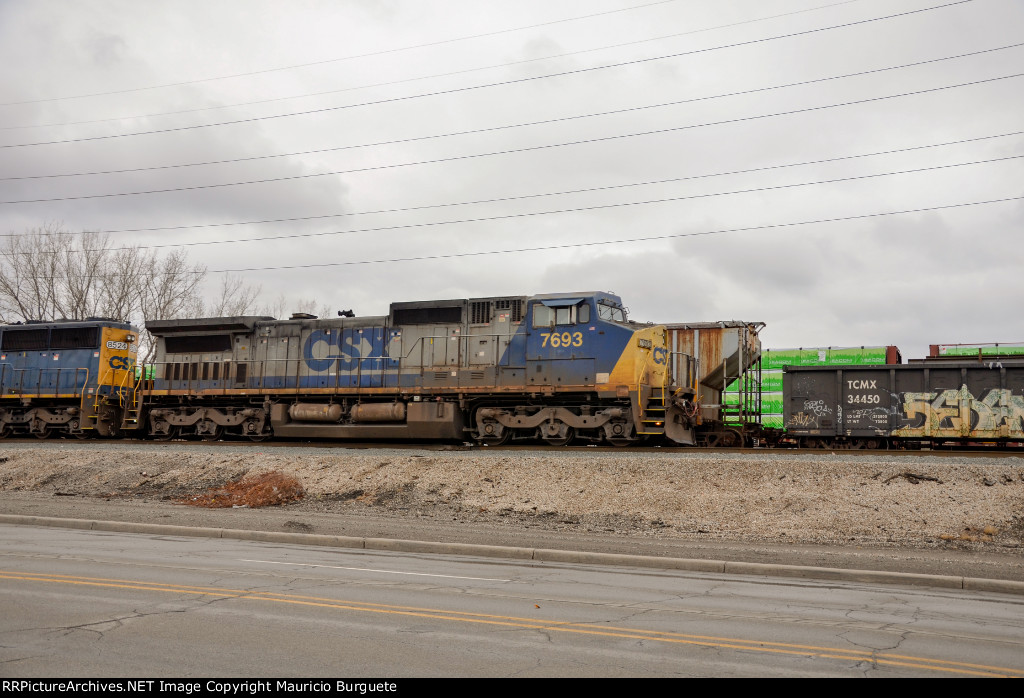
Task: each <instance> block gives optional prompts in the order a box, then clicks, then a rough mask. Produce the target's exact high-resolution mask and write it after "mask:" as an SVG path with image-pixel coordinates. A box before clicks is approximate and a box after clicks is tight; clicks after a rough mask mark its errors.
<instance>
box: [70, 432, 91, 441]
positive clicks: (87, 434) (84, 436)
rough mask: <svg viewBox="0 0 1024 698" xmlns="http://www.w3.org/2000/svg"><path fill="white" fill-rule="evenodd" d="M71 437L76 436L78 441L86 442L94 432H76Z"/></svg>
mask: <svg viewBox="0 0 1024 698" xmlns="http://www.w3.org/2000/svg"><path fill="white" fill-rule="evenodd" d="M71 435H72V436H74V437H75V438H76V439H78V440H80V441H85V440H86V439H88V438H89V437H91V436H92V432H88V431H76V432H73V433H72V434H71Z"/></svg>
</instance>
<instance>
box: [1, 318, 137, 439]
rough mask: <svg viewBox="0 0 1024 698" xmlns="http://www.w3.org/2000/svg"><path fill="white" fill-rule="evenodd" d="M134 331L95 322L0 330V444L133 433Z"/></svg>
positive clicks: (125, 326)
mask: <svg viewBox="0 0 1024 698" xmlns="http://www.w3.org/2000/svg"><path fill="white" fill-rule="evenodd" d="M137 338H138V331H137V330H135V329H134V328H133V327H131V325H129V324H126V323H123V322H115V321H112V320H106V319H101V318H90V319H88V320H85V321H65V322H29V323H26V324H16V325H3V326H0V436H8V435H32V436H36V437H39V438H46V437H48V436H52V435H58V434H67V435H72V436H76V437H81V438H85V437H88V436H94V435H95V436H117V435H118V434H119V433H120V432H121V430H122V429H123V428H130V429H133V428H136V427H137V426H138V421H139V409H140V405H139V403H138V401H137V397H138V395H137V393H136V391H135V358H136V347H137V343H136V340H137Z"/></svg>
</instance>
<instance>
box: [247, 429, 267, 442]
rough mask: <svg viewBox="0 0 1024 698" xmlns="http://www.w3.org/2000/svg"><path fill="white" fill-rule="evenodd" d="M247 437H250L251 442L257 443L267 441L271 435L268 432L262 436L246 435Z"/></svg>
mask: <svg viewBox="0 0 1024 698" xmlns="http://www.w3.org/2000/svg"><path fill="white" fill-rule="evenodd" d="M246 436H248V437H249V441H255V442H256V443H259V442H260V441H266V440H267V439H269V438H270V434H269V433H268V432H263V433H262V434H246Z"/></svg>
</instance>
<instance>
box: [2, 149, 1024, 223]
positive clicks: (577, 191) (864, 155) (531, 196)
mask: <svg viewBox="0 0 1024 698" xmlns="http://www.w3.org/2000/svg"><path fill="white" fill-rule="evenodd" d="M1022 134H1024V131H1010V132H1008V133H997V134H992V135H988V136H977V137H974V138H961V139H959V140H955V141H945V142H942V143H928V144H925V145H914V146H908V147H905V148H892V149H889V150H878V151H874V152H870V153H858V154H855V155H839V156H836V157H832V158H821V159H818V160H803V161H800V162H789V163H780V164H777V165H765V166H762V167H751V168H747V169H742V170H724V171H722V172H708V173H704V174H698V175H689V176H683V177H670V178H667V179H656V180H649V181H644V182H628V183H626V184H609V185H605V186H598V187H587V188H583V189H569V190H564V191H555V192H539V193H534V194H522V195H518V196H502V197H496V198H491V199H476V200H471V201H454V202H446V203H441V204H425V205H422V206H406V207H399V208H389V209H379V210H375V211H350V212H344V213H324V214H318V215H312V216H293V217H289V218H266V219H262V220H252V221H226V222H221V223H195V224H190V225H169V226H157V227H153V228H120V229H110V230H80V231H67V230H60V231H40V232H37V233H36V234H37V235H44V236H54V235H55V236H68V235H101V234H117V233H150V232H160V231H168V230H190V229H196V228H221V227H228V226H239V225H263V224H267V223H295V222H299V221H312V220H322V219H326V218H347V217H352V216H367V215H375V214H381V213H405V212H409V211H422V210H428V209H436V208H450V207H454V206H470V205H476V204H491V203H501V202H506V201H521V200H524V199H537V198H543V197H548V196H564V195H569V194H583V193H589V192H596V191H609V190H615V189H627V188H631V187H641V186H648V185H652V184H670V183H673V182H684V181H690V180H696V179H708V178H711V177H724V176H728V175H737V174H750V173H753V172H767V171H770V170H778V169H785V168H790V167H803V166H806V165H820V164H824V163H830V162H840V161H843V160H855V159H859V158H868V157H876V156H878V155H893V154H896V153H906V152H911V151H914V150H925V149H928V148H941V147H946V146H951V145H960V144H963V143H974V142H977V141H984V140H990V139H993V138H1007V137H1009V136H1019V135H1022ZM21 235H22V233H0V238H2V237H19V236H21Z"/></svg>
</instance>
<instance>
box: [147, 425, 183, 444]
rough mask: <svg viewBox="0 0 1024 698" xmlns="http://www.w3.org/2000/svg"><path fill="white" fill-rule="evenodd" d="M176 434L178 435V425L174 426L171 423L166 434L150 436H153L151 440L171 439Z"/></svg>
mask: <svg viewBox="0 0 1024 698" xmlns="http://www.w3.org/2000/svg"><path fill="white" fill-rule="evenodd" d="M177 435H178V427H176V426H175V425H173V424H172V425H170V426H169V427H167V433H166V434H153V435H152V436H153V440H154V441H170V440H171V439H173V438H174V437H176V436H177Z"/></svg>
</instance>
